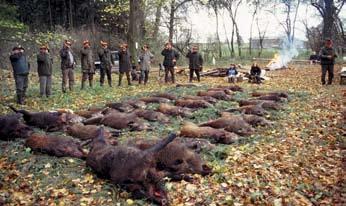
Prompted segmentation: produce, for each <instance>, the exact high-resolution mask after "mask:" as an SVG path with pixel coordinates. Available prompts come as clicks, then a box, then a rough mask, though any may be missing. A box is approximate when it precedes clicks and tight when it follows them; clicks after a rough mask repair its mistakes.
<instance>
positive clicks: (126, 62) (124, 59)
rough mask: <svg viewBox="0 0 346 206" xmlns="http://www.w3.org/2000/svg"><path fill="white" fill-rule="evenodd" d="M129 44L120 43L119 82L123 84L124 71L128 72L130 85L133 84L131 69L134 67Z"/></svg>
mask: <svg viewBox="0 0 346 206" xmlns="http://www.w3.org/2000/svg"><path fill="white" fill-rule="evenodd" d="M127 48H128V45H127V44H122V45H120V52H119V72H120V74H119V83H118V86H121V80H122V78H123V76H124V73H125V74H126V78H127V83H128V85H131V78H130V71H131V69H132V66H131V55H130V52H129V51H128V49H127Z"/></svg>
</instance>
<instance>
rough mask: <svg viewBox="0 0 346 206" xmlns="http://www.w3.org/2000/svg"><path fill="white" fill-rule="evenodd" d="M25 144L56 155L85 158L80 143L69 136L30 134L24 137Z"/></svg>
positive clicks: (35, 149) (33, 148) (36, 149)
mask: <svg viewBox="0 0 346 206" xmlns="http://www.w3.org/2000/svg"><path fill="white" fill-rule="evenodd" d="M25 146H26V147H30V148H31V149H32V150H34V151H37V152H42V153H45V154H48V155H52V156H56V157H76V158H80V159H85V158H86V154H85V153H84V151H83V150H82V148H81V146H80V144H79V143H78V142H77V141H75V140H74V139H72V138H69V137H62V136H47V135H42V134H32V135H31V136H30V137H28V138H27V139H26V141H25Z"/></svg>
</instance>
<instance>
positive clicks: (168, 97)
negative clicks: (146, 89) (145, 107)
mask: <svg viewBox="0 0 346 206" xmlns="http://www.w3.org/2000/svg"><path fill="white" fill-rule="evenodd" d="M152 97H162V98H166V99H169V100H172V101H174V100H177V96H175V95H174V94H169V93H158V94H153V95H152Z"/></svg>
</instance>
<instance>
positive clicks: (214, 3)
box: [207, 0, 222, 58]
mask: <svg viewBox="0 0 346 206" xmlns="http://www.w3.org/2000/svg"><path fill="white" fill-rule="evenodd" d="M207 6H208V7H209V8H211V9H212V10H213V12H214V14H215V18H216V25H215V34H216V41H217V43H218V54H219V55H218V56H219V57H220V58H221V57H222V48H221V41H220V34H219V10H220V1H218V0H209V1H208V3H207Z"/></svg>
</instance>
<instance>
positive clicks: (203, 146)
mask: <svg viewBox="0 0 346 206" xmlns="http://www.w3.org/2000/svg"><path fill="white" fill-rule="evenodd" d="M177 140H179V141H180V142H181V143H183V144H185V145H186V146H187V147H188V148H189V149H192V150H193V151H195V152H197V153H200V152H201V151H210V150H213V149H215V144H212V143H210V141H209V140H207V139H203V138H177Z"/></svg>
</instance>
